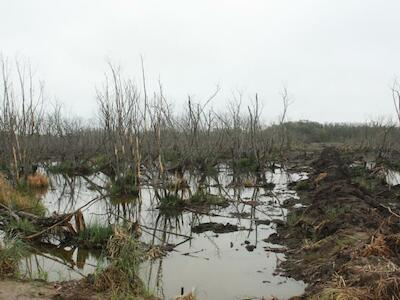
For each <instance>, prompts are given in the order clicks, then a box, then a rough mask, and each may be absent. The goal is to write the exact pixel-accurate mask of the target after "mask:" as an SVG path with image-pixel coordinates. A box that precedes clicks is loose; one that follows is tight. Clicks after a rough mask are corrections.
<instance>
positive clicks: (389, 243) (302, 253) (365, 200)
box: [266, 148, 400, 299]
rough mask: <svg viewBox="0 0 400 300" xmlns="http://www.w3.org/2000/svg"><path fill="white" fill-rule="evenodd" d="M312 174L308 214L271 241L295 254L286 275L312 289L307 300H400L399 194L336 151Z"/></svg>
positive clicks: (301, 211)
mask: <svg viewBox="0 0 400 300" xmlns="http://www.w3.org/2000/svg"><path fill="white" fill-rule="evenodd" d="M311 166H312V168H313V172H312V174H311V176H310V178H309V180H308V181H307V184H304V185H302V187H303V188H302V189H301V191H299V194H300V198H301V204H303V205H304V206H303V207H301V208H296V209H294V208H293V209H290V212H289V214H288V216H287V223H286V224H279V226H278V234H276V235H272V236H270V237H269V238H268V239H267V240H266V241H267V242H273V243H279V244H283V245H286V246H288V248H289V250H288V251H286V252H285V253H286V255H287V258H288V259H287V260H286V261H285V262H283V263H282V265H281V266H280V267H282V268H284V269H285V270H286V273H287V274H288V275H289V276H291V277H293V278H295V279H298V280H304V281H306V282H307V283H309V286H308V288H307V290H306V294H305V295H304V297H303V298H304V299H310V298H315V299H400V296H399V295H400V265H399V263H400V252H399V250H400V234H398V232H399V230H400V226H399V220H400V215H398V214H397V213H396V212H395V211H396V210H395V207H396V206H397V205H398V203H399V200H398V194H399V190H398V189H397V188H390V187H389V186H388V185H386V184H384V182H382V181H380V180H379V179H376V178H374V176H373V175H372V174H370V172H368V171H365V172H361V173H358V174H357V175H355V174H354V172H353V170H352V169H351V168H350V167H349V164H348V161H345V160H344V159H343V158H342V157H341V155H340V153H339V152H338V151H337V150H336V149H334V148H327V149H324V150H323V151H322V153H321V155H320V158H319V159H317V160H316V161H314V162H313V163H312V164H311ZM360 182H363V183H365V182H368V183H369V184H372V183H373V187H374V188H373V189H366V188H365V186H364V184H360ZM288 204H293V203H288Z"/></svg>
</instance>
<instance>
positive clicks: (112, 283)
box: [95, 229, 148, 299]
mask: <svg viewBox="0 0 400 300" xmlns="http://www.w3.org/2000/svg"><path fill="white" fill-rule="evenodd" d="M107 250H108V256H109V258H110V264H109V265H108V266H107V267H105V268H104V267H102V269H100V270H98V271H97V272H96V274H95V286H96V287H97V288H98V290H100V291H108V292H110V295H111V299H137V298H135V297H137V296H145V295H147V294H148V290H147V289H146V288H145V285H144V284H143V282H142V281H141V280H140V278H139V267H140V263H141V262H142V261H143V260H144V252H143V251H142V249H141V244H140V242H139V241H138V240H137V239H135V238H133V237H132V235H131V234H130V233H129V232H128V231H126V230H123V229H118V230H117V232H116V234H115V235H114V236H113V237H112V239H111V240H110V241H109V242H108V247H107Z"/></svg>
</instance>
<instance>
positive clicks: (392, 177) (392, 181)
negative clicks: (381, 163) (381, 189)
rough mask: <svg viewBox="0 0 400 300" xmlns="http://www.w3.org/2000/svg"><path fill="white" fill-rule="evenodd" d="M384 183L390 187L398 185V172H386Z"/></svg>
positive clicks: (399, 174) (399, 179)
mask: <svg viewBox="0 0 400 300" xmlns="http://www.w3.org/2000/svg"><path fill="white" fill-rule="evenodd" d="M386 182H387V183H388V184H389V185H391V186H395V185H399V184H400V172H398V171H394V170H387V175H386Z"/></svg>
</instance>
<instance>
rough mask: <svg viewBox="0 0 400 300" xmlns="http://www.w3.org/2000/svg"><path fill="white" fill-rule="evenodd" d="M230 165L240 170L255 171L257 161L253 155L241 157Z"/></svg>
mask: <svg viewBox="0 0 400 300" xmlns="http://www.w3.org/2000/svg"><path fill="white" fill-rule="evenodd" d="M232 167H233V168H234V169H236V170H238V171H241V172H255V171H256V170H257V167H258V163H257V161H256V159H255V158H253V157H243V158H239V159H237V160H234V161H233V162H232Z"/></svg>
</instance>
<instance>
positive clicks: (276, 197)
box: [23, 166, 306, 300]
mask: <svg viewBox="0 0 400 300" xmlns="http://www.w3.org/2000/svg"><path fill="white" fill-rule="evenodd" d="M186 175H187V181H188V182H189V185H190V190H193V191H195V190H196V189H197V182H198V179H199V178H198V176H194V175H190V174H186ZM265 175H266V178H267V180H268V182H269V183H273V184H274V185H271V186H270V188H263V187H243V186H241V187H238V186H237V185H232V182H233V176H232V174H231V173H230V170H229V169H228V168H226V167H225V166H220V168H219V172H218V174H217V175H216V176H213V177H207V179H206V183H207V184H206V185H207V192H208V193H211V194H214V195H220V196H223V197H224V198H227V199H229V200H230V201H229V203H230V205H229V206H227V207H224V208H221V207H214V208H212V209H211V210H207V211H195V210H193V211H183V212H182V211H176V212H172V213H164V214H162V213H160V210H159V209H158V208H157V206H158V200H157V198H156V192H155V189H154V188H153V187H152V186H150V185H148V186H144V187H142V188H141V192H140V199H131V200H130V201H127V200H125V201H114V200H111V199H109V198H108V197H102V193H103V192H102V189H101V188H102V187H104V186H106V185H107V182H108V179H107V177H106V176H105V175H103V174H96V175H93V176H90V177H67V176H63V175H52V176H51V183H52V189H51V190H49V191H48V192H47V193H46V194H45V195H44V196H43V202H44V204H45V205H46V207H47V208H48V211H49V213H50V214H51V213H54V212H55V213H68V212H72V211H75V210H76V209H78V208H79V207H81V206H83V205H84V204H86V203H87V202H89V201H90V200H92V199H94V198H96V197H100V198H101V199H100V200H98V201H95V202H93V204H92V205H90V206H88V207H86V208H85V210H84V211H83V214H84V218H85V221H86V223H100V224H115V223H117V222H121V220H122V219H123V220H127V219H128V220H134V221H138V222H139V223H140V224H141V225H142V236H141V239H142V240H143V241H144V242H146V243H148V244H155V245H164V246H165V245H174V246H175V247H173V250H172V249H171V250H172V251H171V252H169V253H168V254H167V255H166V256H164V257H161V258H158V259H155V260H149V261H146V262H144V263H142V264H141V271H140V277H141V278H142V280H143V281H144V283H146V284H147V286H148V288H149V290H150V291H152V292H153V293H154V294H155V295H157V296H159V297H161V298H163V299H172V298H173V297H174V296H177V295H179V294H180V291H181V288H184V290H185V291H186V292H187V291H190V290H192V289H193V288H195V290H196V295H197V296H198V298H199V299H220V300H225V299H262V297H277V298H279V299H287V298H290V297H293V296H298V295H301V294H302V293H303V292H304V288H305V284H304V283H303V282H302V281H296V280H294V279H291V278H287V277H285V276H284V275H282V274H280V273H279V272H277V267H278V266H279V262H281V261H283V260H284V259H285V256H284V254H282V253H275V252H270V251H268V250H270V249H271V248H274V247H279V246H278V245H272V244H269V243H267V242H265V241H264V240H265V239H266V238H268V236H269V235H270V234H272V233H274V232H276V230H275V228H276V225H275V223H274V222H271V223H270V222H269V221H271V220H277V219H278V220H284V219H285V216H286V213H287V211H286V209H284V208H282V206H281V204H282V203H283V201H285V200H286V199H289V198H296V197H297V195H296V193H295V192H294V191H292V190H290V189H289V188H288V183H290V182H294V181H298V180H302V179H305V178H306V174H305V173H292V174H289V173H287V172H286V171H285V170H283V169H280V170H275V172H267V173H266V174H265ZM246 186H249V185H246ZM214 223H217V224H223V225H225V226H222V225H220V226H221V227H222V228H228V230H218V228H219V227H217V229H216V228H214V227H212V226H210V225H213V224H214ZM199 225H200V226H199ZM214 225H215V224H214ZM226 225H228V226H226ZM231 225H232V226H231ZM231 228H233V230H229V229H231ZM264 248H265V249H264ZM103 264H106V262H105V261H104V260H103V259H102V255H101V253H99V252H92V251H87V250H85V249H80V248H77V249H75V248H72V247H66V248H62V247H54V246H53V247H50V246H49V247H42V248H41V249H40V250H38V251H37V252H36V253H34V254H32V255H31V256H30V257H29V258H27V259H26V260H24V263H23V269H24V271H25V272H27V273H29V274H30V276H32V277H43V276H44V275H43V274H46V275H45V276H46V279H48V280H49V281H59V280H69V279H77V278H80V277H82V276H85V275H87V274H89V273H93V272H95V270H96V268H97V267H99V266H100V265H103Z"/></svg>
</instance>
